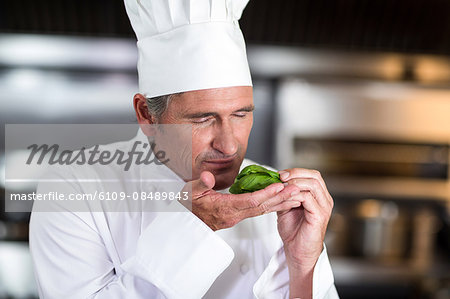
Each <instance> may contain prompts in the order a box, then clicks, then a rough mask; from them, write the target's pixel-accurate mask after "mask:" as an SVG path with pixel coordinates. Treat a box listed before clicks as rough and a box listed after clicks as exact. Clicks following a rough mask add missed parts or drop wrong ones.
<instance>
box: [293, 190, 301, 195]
mask: <svg viewBox="0 0 450 299" xmlns="http://www.w3.org/2000/svg"><path fill="white" fill-rule="evenodd" d="M299 193H300V190H298V189H297V190H294V191H292V192H291V196H295V195H297V194H299Z"/></svg>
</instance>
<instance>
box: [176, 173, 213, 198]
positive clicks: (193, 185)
mask: <svg viewBox="0 0 450 299" xmlns="http://www.w3.org/2000/svg"><path fill="white" fill-rule="evenodd" d="M215 184H216V180H215V178H214V175H213V174H212V173H211V172H209V171H203V172H202V173H201V174H200V177H199V178H198V179H197V180H193V181H190V182H188V183H187V184H186V185H185V186H184V188H183V191H187V190H192V198H193V199H197V198H199V197H201V196H203V195H204V194H205V193H207V192H209V191H210V190H212V188H213V187H214V185H215Z"/></svg>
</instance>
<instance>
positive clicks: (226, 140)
mask: <svg viewBox="0 0 450 299" xmlns="http://www.w3.org/2000/svg"><path fill="white" fill-rule="evenodd" d="M238 147H239V144H238V141H237V139H236V138H235V136H234V132H233V127H232V125H231V124H230V123H229V122H228V121H223V122H222V123H221V124H220V126H218V127H217V130H216V134H215V137H214V140H213V148H214V149H216V150H218V151H220V152H221V153H222V154H224V155H226V156H232V155H234V154H235V153H236V152H237V150H238Z"/></svg>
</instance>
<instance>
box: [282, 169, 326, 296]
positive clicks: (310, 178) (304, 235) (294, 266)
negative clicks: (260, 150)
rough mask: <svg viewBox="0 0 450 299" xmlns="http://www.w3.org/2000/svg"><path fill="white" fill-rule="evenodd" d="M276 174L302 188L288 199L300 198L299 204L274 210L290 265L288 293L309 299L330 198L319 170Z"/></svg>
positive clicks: (290, 183)
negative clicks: (279, 210)
mask: <svg viewBox="0 0 450 299" xmlns="http://www.w3.org/2000/svg"><path fill="white" fill-rule="evenodd" d="M279 173H280V178H281V180H282V181H283V182H285V183H287V184H288V186H297V187H298V188H299V189H300V191H301V192H300V193H299V194H298V195H296V196H294V197H292V198H291V200H297V201H300V202H301V207H299V208H293V209H291V210H289V211H281V212H278V213H277V214H278V232H279V234H280V236H281V239H282V240H283V244H284V250H285V254H286V260H287V263H288V267H289V275H290V280H291V283H290V295H291V298H292V297H301V298H310V297H311V296H312V273H313V270H314V266H315V264H316V262H317V259H318V258H319V256H320V253H321V252H322V249H323V240H324V238H325V232H326V229H327V225H328V221H329V219H330V216H331V211H332V209H333V199H332V197H331V195H330V194H329V193H328V190H327V187H326V185H325V182H324V180H323V179H322V176H321V175H320V173H319V172H318V171H315V170H309V169H301V168H292V169H286V170H284V171H280V172H279ZM286 188H287V187H286Z"/></svg>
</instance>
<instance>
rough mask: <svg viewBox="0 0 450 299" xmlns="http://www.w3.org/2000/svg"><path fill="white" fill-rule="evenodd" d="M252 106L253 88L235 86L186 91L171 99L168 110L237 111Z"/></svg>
mask: <svg viewBox="0 0 450 299" xmlns="http://www.w3.org/2000/svg"><path fill="white" fill-rule="evenodd" d="M250 105H253V88H252V87H251V86H236V87H224V88H212V89H203V90H194V91H186V92H183V93H180V94H177V95H176V96H174V97H173V98H172V101H171V103H170V105H169V110H172V111H174V112H175V111H178V112H186V111H202V110H218V111H220V110H233V109H235V110H238V109H241V108H243V107H244V106H250Z"/></svg>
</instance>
